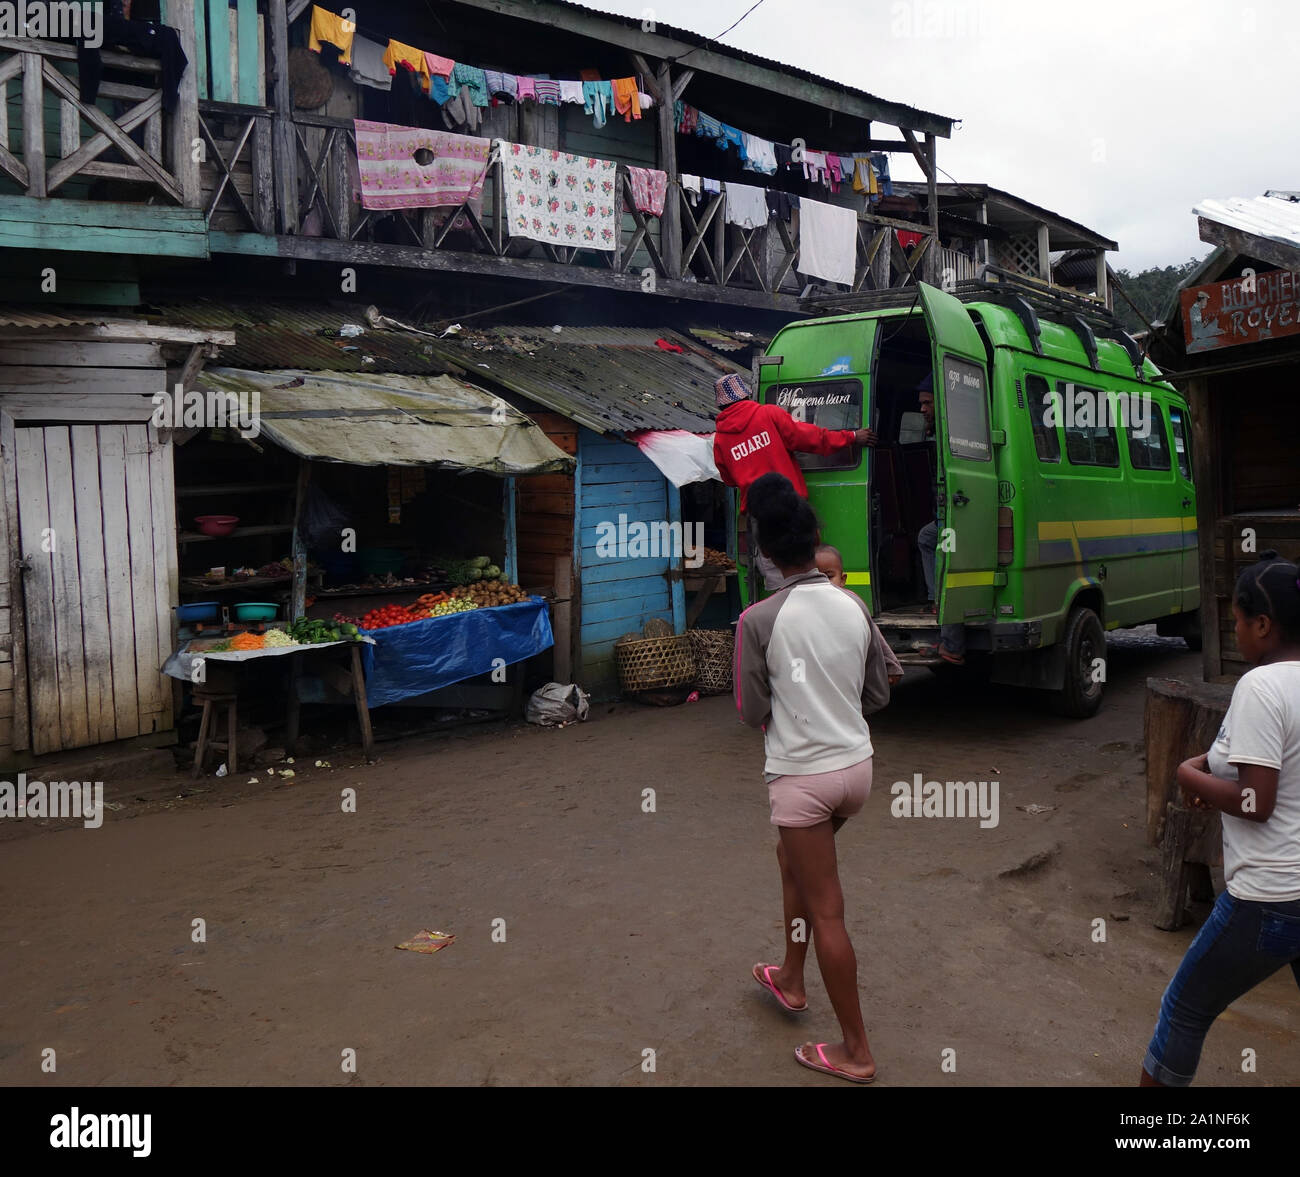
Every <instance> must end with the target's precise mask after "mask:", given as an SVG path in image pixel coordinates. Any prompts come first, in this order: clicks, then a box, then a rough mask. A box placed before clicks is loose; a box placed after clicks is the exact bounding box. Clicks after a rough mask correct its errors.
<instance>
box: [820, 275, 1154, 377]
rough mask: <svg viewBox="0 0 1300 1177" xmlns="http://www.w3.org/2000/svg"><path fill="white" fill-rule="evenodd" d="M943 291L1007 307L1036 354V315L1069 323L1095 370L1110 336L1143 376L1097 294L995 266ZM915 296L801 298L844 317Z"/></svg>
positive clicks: (913, 292)
mask: <svg viewBox="0 0 1300 1177" xmlns="http://www.w3.org/2000/svg"><path fill="white" fill-rule="evenodd" d="M947 293H949V294H951V295H952V296H953V297H954V298H956V299H958V300H959V301H961V302H993V303H997V304H998V305H1000V306H1004V307H1006V308H1007V310H1009V311H1011V312H1012V313H1013V314H1014V315H1015V316H1016V318H1018V319H1019V320H1020V322H1021V324H1022V326H1023V327H1024V329H1025V334H1026V335H1028V336H1029V341H1030V343H1031V344H1032V346H1033V348H1034V352H1035V354H1036V355H1042V354H1043V344H1042V338H1041V331H1040V327H1039V318H1040V316H1041V317H1043V318H1046V319H1048V320H1050V321H1052V322H1054V323H1059V324H1060V325H1061V326H1063V327H1068V328H1069V329H1070V330H1072V331H1073V332H1074V333H1075V334H1076V335H1077V336H1078V337H1079V342H1080V344H1081V345H1082V346H1083V350H1084V352H1085V354H1086V355H1087V357H1088V364H1089V366H1090V367H1091V368H1092V369H1093V371H1098V370H1099V369H1100V367H1101V360H1100V357H1099V355H1098V352H1097V340H1098V339H1110V340H1113V341H1114V342H1115V343H1118V344H1119V345H1120V346H1121V347H1122V348H1123V349H1124V351H1125V352H1126V353H1127V354H1128V357H1129V360H1130V361H1131V362H1132V364H1133V372H1134V374H1135V375H1136V376H1137V377H1138V378H1139V379H1145V373H1144V372H1143V369H1142V361H1143V355H1142V349H1141V348H1140V347H1139V346H1138V343H1137V340H1135V339H1134V338H1133V337H1132V336H1131V335H1129V334H1128V332H1127V331H1124V330H1123V329H1122V328H1121V327H1120V325H1119V320H1118V319H1117V318H1116V317H1115V314H1114V312H1113V311H1112V310H1111V309H1110V308H1109V307H1108V306H1106V305H1105V304H1104V303H1100V302H1098V301H1097V300H1096V299H1095V298H1091V297H1089V296H1088V295H1084V294H1078V293H1076V292H1074V291H1072V290H1064V289H1062V288H1060V287H1057V286H1048V285H1047V284H1045V283H1043V282H1038V281H1035V280H1034V279H1032V278H1028V277H1026V276H1025V275H1023V274H1017V273H1014V272H1012V271H1011V270H1006V269H1003V268H1002V267H1001V266H995V265H984V266H981V267H980V271H979V275H978V276H977V277H975V278H967V279H963V280H962V281H960V282H957V283H956V284H955V286H954V287H953V288H952V289H951V290H949V291H948V292H947ZM917 297H918V292H917V288H916V286H914V285H913V286H904V287H899V288H894V289H890V290H864V291H859V292H856V293H852V294H840V293H826V294H822V295H818V296H813V297H811V298H809V299H807V300H805V304H804V305H805V308H806V309H808V310H811V311H814V312H816V313H820V314H837V315H843V314H852V313H853V312H854V311H875V310H890V309H895V308H898V307H908V306H913V305H915V304H916V302H917Z"/></svg>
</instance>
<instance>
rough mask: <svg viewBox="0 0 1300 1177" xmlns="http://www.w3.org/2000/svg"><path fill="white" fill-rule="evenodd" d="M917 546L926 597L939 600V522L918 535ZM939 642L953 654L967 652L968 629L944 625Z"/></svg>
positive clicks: (940, 630)
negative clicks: (936, 575) (936, 572)
mask: <svg viewBox="0 0 1300 1177" xmlns="http://www.w3.org/2000/svg"><path fill="white" fill-rule="evenodd" d="M916 546H917V547H918V548H919V549H920V552H921V570H922V571H923V572H924V573H925V595H926V596H927V597H928V598H929V599H930V600H931V601H935V600H937V599H938V598H937V596H936V594H935V591H934V567H935V559H936V555H935V554H936V552H937V551H938V548H939V522H938V520H936V519H932V520H931V521H930V522H929V523H927V524H926V525H925V526H924V527H923V528H921V530H920V531H918V532H917V533H916ZM939 641H940V643H941V644H942V645H943V646H945V647H946V648H947V649H948V651H949V652H950V653H952V654H964V653H965V652H966V627H965V626H964V625H944V626H941V627H940V629H939Z"/></svg>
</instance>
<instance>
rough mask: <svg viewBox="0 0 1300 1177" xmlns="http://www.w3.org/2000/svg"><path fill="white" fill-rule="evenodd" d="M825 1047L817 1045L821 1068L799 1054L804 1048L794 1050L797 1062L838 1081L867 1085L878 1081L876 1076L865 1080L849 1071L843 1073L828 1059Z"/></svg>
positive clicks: (797, 1047) (799, 1047)
mask: <svg viewBox="0 0 1300 1177" xmlns="http://www.w3.org/2000/svg"><path fill="white" fill-rule="evenodd" d="M825 1045H826V1043H825V1042H819V1043H817V1057H818V1058H819V1059H821V1060H822V1061H821V1065H820V1066H818V1065H817V1063H815V1062H813V1061H812V1060H811V1059H806V1058H804V1056H803V1055H802V1054H800V1053H799V1052H800V1051H801V1050H803V1047H802V1046H796V1047H795V1048H794V1057H795V1061H796V1062H797V1063H798V1064H799V1065H800V1066H801V1067H807V1068H808V1069H809V1070H810V1071H820V1072H821V1073H822V1074H823V1075H834V1076H835V1077H836V1078H837V1079H847V1080H848V1081H849V1082H850V1083H862V1084H864V1085H865V1084H867V1083H874V1082H875V1081H876V1077H875V1075H872V1076H871V1077H870V1078H863V1076H861V1075H851V1074H849V1072H848V1071H842V1070H841V1069H840V1068H839V1067H837V1066H836V1065H835V1064H834V1063H832V1062H830V1061H829V1060H828V1059H827V1058H826V1051H825V1050H823V1049H822V1048H823V1047H824V1046H825Z"/></svg>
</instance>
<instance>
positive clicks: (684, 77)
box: [673, 69, 695, 102]
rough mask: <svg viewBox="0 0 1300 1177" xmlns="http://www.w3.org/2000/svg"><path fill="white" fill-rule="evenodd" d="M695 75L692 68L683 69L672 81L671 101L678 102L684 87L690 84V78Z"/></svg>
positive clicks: (684, 91)
mask: <svg viewBox="0 0 1300 1177" xmlns="http://www.w3.org/2000/svg"><path fill="white" fill-rule="evenodd" d="M693 77H695V71H694V70H693V69H684V70H682V72H681V74H680V75H679V76H678V78H677V80H676V81H675V82H674V83H673V101H674V102H680V101H681V97H682V95H683V94H685V93H686V87H687V86H689V85H690V84H691V79H692V78H693Z"/></svg>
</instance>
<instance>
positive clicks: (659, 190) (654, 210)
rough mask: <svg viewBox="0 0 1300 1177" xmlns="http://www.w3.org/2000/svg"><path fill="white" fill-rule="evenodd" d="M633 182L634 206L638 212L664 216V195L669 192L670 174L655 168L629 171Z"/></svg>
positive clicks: (629, 169) (630, 169)
mask: <svg viewBox="0 0 1300 1177" xmlns="http://www.w3.org/2000/svg"><path fill="white" fill-rule="evenodd" d="M627 174H628V178H629V179H630V180H631V181H632V205H633V207H634V208H635V209H636V210H637V212H643V213H650V214H651V215H652V216H656V217H660V216H663V212H664V194H665V193H666V192H667V191H668V173H667V172H660V171H657V170H656V169H654V168H634V167H629V168H628V169H627Z"/></svg>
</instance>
